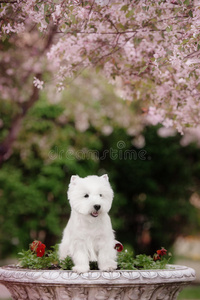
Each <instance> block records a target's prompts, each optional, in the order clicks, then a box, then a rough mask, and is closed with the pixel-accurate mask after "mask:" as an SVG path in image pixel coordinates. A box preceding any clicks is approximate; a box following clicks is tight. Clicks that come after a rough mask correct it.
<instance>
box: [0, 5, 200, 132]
mask: <svg viewBox="0 0 200 300" xmlns="http://www.w3.org/2000/svg"><path fill="white" fill-rule="evenodd" d="M0 2H1V10H0V17H1V28H2V34H1V38H2V40H3V41H4V43H5V42H6V41H7V40H8V41H10V40H11V41H12V38H13V37H14V38H15V39H16V36H18V39H20V38H21V37H22V36H23V37H24V34H25V33H27V32H30V31H31V30H34V31H35V32H37V34H39V35H40V36H41V39H42V40H43V41H45V40H46V46H45V45H44V46H43V50H41V49H40V50H38V51H39V52H40V54H39V56H38V57H39V58H40V59H39V61H38V64H37V66H39V69H40V68H41V67H42V68H43V72H44V70H45V68H46V70H48V69H49V70H50V71H51V72H52V73H53V74H54V83H55V84H56V85H57V88H58V91H62V90H63V89H64V88H65V87H66V85H67V84H69V83H70V82H71V80H72V79H73V78H75V77H77V76H78V75H79V74H80V73H81V72H82V71H83V70H84V69H85V68H96V70H97V71H101V72H102V73H103V74H104V76H105V77H106V78H107V79H108V81H109V82H111V83H113V84H116V86H117V88H118V91H120V93H121V97H122V98H124V99H126V100H127V101H132V102H135V103H137V104H138V106H139V107H140V108H139V109H138V114H140V115H141V118H142V119H140V120H141V122H143V123H145V124H147V123H148V124H153V125H156V124H158V123H161V124H163V126H164V127H166V128H175V129H176V130H178V131H179V132H180V133H184V130H185V128H188V127H196V126H197V125H198V124H199V119H200V105H199V100H200V79H199V78H200V76H199V75H200V68H199V63H200V57H199V54H200V3H199V1H198V0H191V1H189V0H160V1H153V0H140V1H139V0H135V1H133V0H124V1H113V0H112V1H111V0H110V1H109V0H88V1H84V0H82V1H81V0H66V1H62V0H58V1H56V2H54V1H50V0H47V1H40V0H30V1H25V0H16V1H15V0H13V1H0ZM52 28H53V29H52ZM52 31H53V34H52ZM32 42H33V41H32ZM18 49H20V47H19V48H18ZM14 50H15V49H13V51H14ZM4 55H5V53H4ZM37 55H38V54H37ZM27 59H29V60H30V59H33V57H32V56H31V58H30V57H29V58H27ZM46 59H47V60H48V61H49V62H48V63H44V62H45V61H46ZM33 70H34V71H33ZM7 72H8V70H7ZM43 72H41V70H38V71H35V69H34V68H30V70H29V75H30V76H28V77H27V76H25V78H29V81H30V79H31V80H32V83H33V84H32V94H34V95H35V93H38V91H37V90H36V88H42V87H43V84H44V78H43V77H42V75H41V74H43ZM4 81H5V80H4ZM19 82H20V80H19ZM22 82H23V83H24V81H23V79H22ZM11 85H12V84H11ZM10 87H11V86H10ZM29 87H30V82H29ZM8 88H9V86H8V84H7V81H6V84H5V83H2V84H1V92H2V93H5V90H6V89H8ZM16 89H17V93H18V91H19V89H18V87H17V88H16ZM11 90H13V88H12V89H11ZM20 90H21V91H22V93H23V91H24V84H23V88H21V89H20ZM9 92H10V91H9ZM14 94H15V93H14ZM28 94H30V96H29V100H26V101H24V103H25V104H24V105H25V106H27V105H28V103H31V93H30V89H28ZM15 95H17V94H15ZM36 98H37V97H36ZM19 99H20V97H18V100H19ZM34 99H35V98H34ZM20 101H21V100H20ZM21 102H23V101H21ZM28 106H29V105H28ZM25 111H26V110H25Z"/></svg>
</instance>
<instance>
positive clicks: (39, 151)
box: [0, 73, 200, 299]
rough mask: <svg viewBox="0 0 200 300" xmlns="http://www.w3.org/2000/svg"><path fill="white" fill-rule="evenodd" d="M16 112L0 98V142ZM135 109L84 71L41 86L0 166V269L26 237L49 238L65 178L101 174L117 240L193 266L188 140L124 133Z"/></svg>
mask: <svg viewBox="0 0 200 300" xmlns="http://www.w3.org/2000/svg"><path fill="white" fill-rule="evenodd" d="M17 109H18V107H17V105H15V103H14V102H13V101H12V99H8V100H7V101H4V100H2V101H1V102H0V111H1V133H0V138H1V143H2V144H3V143H4V141H5V139H6V138H7V137H8V136H9V132H10V131H11V129H12V126H13V125H12V122H13V116H15V115H16V114H17ZM135 115H136V108H135V106H134V105H132V104H131V105H130V104H128V103H126V102H125V101H123V100H122V99H120V98H119V97H118V95H117V93H116V91H115V90H114V88H113V87H112V86H110V85H109V84H108V83H106V82H105V81H104V80H103V78H101V76H100V75H94V74H91V73H85V74H83V75H82V76H81V77H79V78H78V79H77V80H76V81H75V82H73V83H72V84H71V86H70V87H69V88H68V90H67V91H65V92H62V93H60V94H56V93H54V92H53V90H51V88H50V87H49V90H48V89H47V90H44V91H42V92H41V93H40V95H39V99H38V101H37V102H36V103H35V104H34V105H33V106H32V107H31V108H30V109H29V110H28V111H27V113H26V114H25V115H24V116H23V119H22V120H21V122H22V123H21V124H22V126H21V127H20V130H19V134H18V136H17V137H16V138H15V139H14V140H13V142H12V143H10V149H9V151H8V152H7V153H8V154H7V157H6V158H5V156H4V160H3V159H2V162H1V169H0V197H1V198H0V257H1V265H3V264H5V263H7V262H10V261H12V260H13V259H14V261H15V259H16V258H17V253H18V252H19V251H21V249H28V247H29V244H30V243H31V242H32V241H33V240H34V239H38V240H41V241H42V242H43V243H45V244H46V246H47V247H50V246H52V245H54V244H56V243H59V242H60V240H61V235H62V231H63V228H64V227H65V226H66V223H67V221H68V219H69V215H70V207H69V203H68V200H67V195H66V191H67V186H68V184H69V180H70V177H71V175H74V174H78V175H79V176H82V177H84V176H87V175H92V174H97V175H102V174H104V173H107V174H108V175H109V179H110V183H111V185H112V187H113V190H114V194H115V197H114V201H113V206H112V209H111V212H110V215H111V219H112V224H113V228H114V230H115V231H116V238H117V240H119V241H120V242H122V243H123V244H124V246H125V247H126V248H131V249H133V251H134V253H135V254H138V253H146V254H153V253H154V252H155V251H156V250H157V249H158V248H160V247H165V248H166V249H168V251H171V252H172V254H173V257H174V258H173V259H176V260H178V261H181V263H182V262H183V263H186V264H187V265H188V263H189V265H190V263H191V264H195V267H196V266H197V265H198V264H197V263H199V261H200V238H199V228H200V197H199V194H200V175H199V174H200V151H199V147H198V143H195V142H193V143H191V142H189V141H190V140H188V142H187V140H186V137H184V139H185V140H183V137H182V136H180V135H179V134H177V133H176V132H171V131H170V132H169V131H167V130H164V129H163V128H161V127H159V126H156V127H152V126H151V127H149V126H145V127H144V129H143V130H142V132H141V133H140V135H139V136H137V137H134V136H133V135H132V128H134V122H135V119H134V118H136V117H135ZM188 261H189V262H188ZM195 289H197V290H198V289H199V288H198V286H197V287H195ZM2 293H3V292H2ZM2 295H3V294H2ZM189 295H191V293H189ZM180 299H182V298H180ZM188 299H190V298H188ZM191 299H192V298H191ZM193 299H195V298H193ZM196 299H198V298H196Z"/></svg>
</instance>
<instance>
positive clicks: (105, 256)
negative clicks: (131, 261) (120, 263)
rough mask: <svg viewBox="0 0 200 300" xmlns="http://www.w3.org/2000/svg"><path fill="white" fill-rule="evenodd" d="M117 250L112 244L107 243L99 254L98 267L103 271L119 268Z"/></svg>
mask: <svg viewBox="0 0 200 300" xmlns="http://www.w3.org/2000/svg"><path fill="white" fill-rule="evenodd" d="M116 257H117V255H116V250H115V249H114V248H113V246H112V245H110V246H108V245H106V244H105V246H103V247H102V248H101V249H100V250H99V254H98V267H99V269H100V270H101V271H113V270H115V269H117V262H116Z"/></svg>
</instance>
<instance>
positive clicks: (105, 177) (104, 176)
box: [101, 174, 109, 181]
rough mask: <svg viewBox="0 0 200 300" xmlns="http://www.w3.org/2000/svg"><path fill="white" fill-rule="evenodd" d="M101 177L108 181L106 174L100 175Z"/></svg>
mask: <svg viewBox="0 0 200 300" xmlns="http://www.w3.org/2000/svg"><path fill="white" fill-rule="evenodd" d="M101 178H103V179H105V180H106V181H109V178H108V175H107V174H104V175H102V176H101Z"/></svg>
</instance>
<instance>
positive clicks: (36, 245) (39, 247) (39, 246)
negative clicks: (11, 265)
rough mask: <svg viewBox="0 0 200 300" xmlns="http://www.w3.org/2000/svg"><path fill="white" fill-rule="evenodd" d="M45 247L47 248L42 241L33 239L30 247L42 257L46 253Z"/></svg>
mask: <svg viewBox="0 0 200 300" xmlns="http://www.w3.org/2000/svg"><path fill="white" fill-rule="evenodd" d="M45 248H46V245H45V244H43V243H42V242H40V241H37V240H35V241H33V242H32V243H31V244H30V249H31V251H32V252H33V253H36V255H37V257H42V256H44V254H45Z"/></svg>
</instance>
